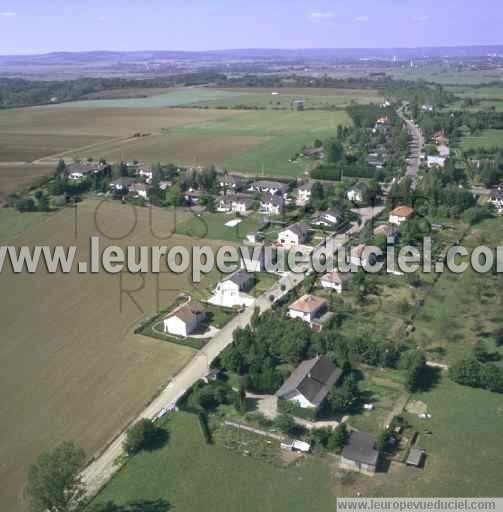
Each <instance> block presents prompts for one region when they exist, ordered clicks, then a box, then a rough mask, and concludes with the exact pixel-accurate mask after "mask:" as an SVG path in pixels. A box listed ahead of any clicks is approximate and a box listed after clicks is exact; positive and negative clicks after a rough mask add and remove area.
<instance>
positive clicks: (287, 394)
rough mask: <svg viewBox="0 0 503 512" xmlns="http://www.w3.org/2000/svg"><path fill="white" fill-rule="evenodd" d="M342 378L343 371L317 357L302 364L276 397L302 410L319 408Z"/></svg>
mask: <svg viewBox="0 0 503 512" xmlns="http://www.w3.org/2000/svg"><path fill="white" fill-rule="evenodd" d="M341 377H342V370H341V369H340V368H337V367H336V366H335V365H334V364H333V363H332V361H330V359H328V358H327V357H325V356H321V357H315V358H314V359H309V360H308V361H304V362H302V363H301V364H300V365H299V366H298V367H297V368H296V369H295V370H294V371H293V373H292V374H291V375H290V377H288V379H287V380H286V381H285V382H284V384H283V385H282V386H281V387H280V388H279V389H278V391H277V392H276V396H277V397H278V399H280V400H288V401H291V402H295V403H296V404H297V405H299V406H300V407H302V408H317V407H319V406H320V405H321V403H322V402H323V400H324V399H325V397H326V396H327V394H328V392H329V391H330V390H331V389H332V387H333V386H335V385H337V384H338V383H339V381H340V379H341Z"/></svg>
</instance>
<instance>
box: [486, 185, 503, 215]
mask: <svg viewBox="0 0 503 512" xmlns="http://www.w3.org/2000/svg"><path fill="white" fill-rule="evenodd" d="M488 203H489V204H491V205H492V206H494V208H496V210H497V211H498V213H503V191H501V190H493V191H492V192H491V195H490V196H489V199H488Z"/></svg>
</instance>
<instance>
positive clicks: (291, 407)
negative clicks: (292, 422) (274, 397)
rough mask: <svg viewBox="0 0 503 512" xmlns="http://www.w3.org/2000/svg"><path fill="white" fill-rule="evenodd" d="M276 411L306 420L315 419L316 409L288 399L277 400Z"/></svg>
mask: <svg viewBox="0 0 503 512" xmlns="http://www.w3.org/2000/svg"><path fill="white" fill-rule="evenodd" d="M278 411H279V412H282V413H284V414H291V415H292V416H297V418H302V419H304V420H308V421H316V418H317V416H318V409H312V408H305V407H301V406H300V405H297V404H296V403H295V402H291V401H289V400H282V399H279V400H278Z"/></svg>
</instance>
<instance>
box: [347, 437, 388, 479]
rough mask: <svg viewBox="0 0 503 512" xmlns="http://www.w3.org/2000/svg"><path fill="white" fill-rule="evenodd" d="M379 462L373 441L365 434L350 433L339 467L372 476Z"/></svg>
mask: <svg viewBox="0 0 503 512" xmlns="http://www.w3.org/2000/svg"><path fill="white" fill-rule="evenodd" d="M378 461H379V452H378V451H377V450H376V443H375V439H374V438H373V437H372V435H370V434H367V433H366V432H351V434H350V436H349V440H348V443H347V445H346V446H345V447H344V448H343V450H342V453H341V467H343V468H344V469H350V470H352V471H358V472H360V473H364V474H366V475H374V474H375V472H376V469H377V464H378Z"/></svg>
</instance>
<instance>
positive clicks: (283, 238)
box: [278, 222, 309, 248]
mask: <svg viewBox="0 0 503 512" xmlns="http://www.w3.org/2000/svg"><path fill="white" fill-rule="evenodd" d="M308 238H309V228H308V227H307V226H306V225H305V224H301V223H300V222H297V223H296V224H292V225H291V226H288V227H287V228H286V229H284V230H283V231H280V232H279V233H278V244H279V245H282V246H283V247H286V248H292V247H296V246H298V245H301V244H303V243H304V242H306V241H307V239H308Z"/></svg>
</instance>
